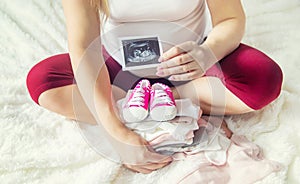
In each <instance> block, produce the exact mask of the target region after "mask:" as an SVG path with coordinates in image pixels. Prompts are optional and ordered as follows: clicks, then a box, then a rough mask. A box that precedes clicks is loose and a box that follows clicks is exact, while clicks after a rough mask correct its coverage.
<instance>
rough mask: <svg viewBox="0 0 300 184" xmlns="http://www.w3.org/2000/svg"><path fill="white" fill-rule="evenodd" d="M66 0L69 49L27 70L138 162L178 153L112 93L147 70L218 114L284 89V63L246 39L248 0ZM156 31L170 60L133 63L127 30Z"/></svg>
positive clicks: (62, 106)
mask: <svg viewBox="0 0 300 184" xmlns="http://www.w3.org/2000/svg"><path fill="white" fill-rule="evenodd" d="M62 3H63V8H64V13H65V18H66V27H67V35H68V45H69V53H67V54H60V55H55V56H52V57H49V58H47V59H45V60H43V61H41V62H39V63H38V64H36V65H35V66H34V67H33V68H32V69H31V71H30V72H29V74H28V77H27V86H28V90H29V93H30V95H31V97H32V99H33V100H34V101H35V102H36V103H37V104H39V105H40V106H42V107H44V108H46V109H48V110H50V111H53V112H56V113H59V114H61V115H63V116H65V117H67V118H70V119H76V120H79V121H83V122H88V123H91V124H95V123H98V124H101V125H102V126H103V127H104V128H105V130H106V132H107V133H108V134H107V135H109V136H111V137H113V139H112V141H111V143H112V145H113V146H114V148H115V149H116V151H117V152H118V153H119V155H120V157H121V158H122V161H123V163H124V165H125V166H126V167H127V168H129V169H131V170H133V171H136V172H142V173H149V172H151V171H154V170H157V169H159V168H162V167H164V166H166V165H167V164H169V163H170V162H171V161H172V159H171V158H170V157H166V156H163V155H160V154H157V153H154V152H152V151H151V148H149V147H148V146H147V145H148V143H147V141H145V140H144V139H142V138H141V137H140V136H138V135H137V134H136V133H134V132H132V131H131V130H129V129H128V128H126V127H125V126H124V124H123V123H122V122H121V121H120V119H119V118H118V115H117V114H116V113H115V111H114V104H115V103H114V100H115V99H118V96H117V95H115V96H114V97H113V98H112V94H121V93H122V92H123V94H124V93H125V92H127V91H128V90H129V89H131V88H132V87H133V86H135V84H137V83H138V82H139V81H140V80H141V79H145V78H146V79H148V80H149V81H150V82H151V84H153V83H156V82H160V83H164V84H166V85H168V86H170V87H172V88H171V89H172V91H173V94H174V97H175V98H189V99H191V100H192V101H193V102H194V103H196V104H199V105H200V107H201V109H202V110H203V112H204V113H205V114H210V115H224V114H225V115H227V114H242V113H246V112H251V111H255V110H258V109H261V108H263V107H265V106H266V105H268V104H269V103H271V102H272V101H273V100H275V99H276V98H277V97H278V95H279V94H280V90H281V85H282V72H281V69H280V68H279V66H278V65H277V64H276V63H275V62H274V61H273V60H272V59H270V58H269V57H268V56H266V55H265V54H264V53H262V52H261V51H259V50H257V49H255V48H252V47H250V46H248V45H245V44H242V43H240V42H241V40H242V37H243V34H244V30H245V14H244V10H243V7H242V5H241V2H240V0H228V1H224V0H188V1H186V0H163V1H161V0H151V1H148V0H62ZM153 35H157V36H158V37H159V38H160V41H161V44H162V48H163V54H162V55H161V57H160V58H159V62H160V64H159V65H158V66H157V67H156V68H149V69H140V70H132V71H123V70H122V67H121V65H122V59H123V58H122V53H121V52H122V51H121V50H122V49H120V43H119V38H121V37H130V36H132V37H134V36H139V37H143V36H145V37H147V36H153ZM75 80H76V82H75ZM115 92H118V93H115ZM121 96H122V95H121ZM113 140H118V141H113ZM117 142H118V143H117ZM120 142H122V143H124V144H122V146H120V144H119V143H120ZM130 145H135V146H134V148H135V149H133V147H132V146H130Z"/></svg>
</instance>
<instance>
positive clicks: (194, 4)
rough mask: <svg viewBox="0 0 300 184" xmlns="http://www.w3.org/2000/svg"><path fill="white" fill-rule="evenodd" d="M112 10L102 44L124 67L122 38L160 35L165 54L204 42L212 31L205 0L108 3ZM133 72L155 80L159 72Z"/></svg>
mask: <svg viewBox="0 0 300 184" xmlns="http://www.w3.org/2000/svg"><path fill="white" fill-rule="evenodd" d="M109 8H110V17H109V18H108V19H107V21H106V22H105V24H104V25H103V30H102V37H101V39H102V44H103V45H104V47H105V48H106V50H107V51H108V53H109V54H110V55H111V56H112V57H113V58H114V59H115V60H116V61H117V62H119V63H120V64H121V65H122V57H123V55H122V49H121V48H122V44H121V43H120V40H119V38H121V37H147V36H153V35H157V36H159V39H160V41H161V46H162V50H163V52H164V51H167V50H168V49H170V48H171V47H173V46H174V45H177V44H181V43H183V42H186V41H196V42H201V41H202V40H203V38H204V37H205V36H206V34H207V33H208V31H209V30H210V27H211V23H210V16H209V13H208V10H207V6H206V3H205V0H109ZM131 72H132V73H133V74H135V75H137V76H140V77H155V73H156V69H155V68H152V69H146V70H145V69H142V70H132V71H131Z"/></svg>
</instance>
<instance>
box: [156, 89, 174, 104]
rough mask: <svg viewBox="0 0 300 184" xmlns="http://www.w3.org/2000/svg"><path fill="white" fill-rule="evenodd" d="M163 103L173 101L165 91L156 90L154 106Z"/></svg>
mask: <svg viewBox="0 0 300 184" xmlns="http://www.w3.org/2000/svg"><path fill="white" fill-rule="evenodd" d="M163 103H172V100H171V98H170V97H169V95H168V94H167V93H166V92H165V91H164V90H155V93H154V101H153V105H155V104H163Z"/></svg>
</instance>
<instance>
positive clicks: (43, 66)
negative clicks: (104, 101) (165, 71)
mask: <svg viewBox="0 0 300 184" xmlns="http://www.w3.org/2000/svg"><path fill="white" fill-rule="evenodd" d="M103 56H104V59H105V64H106V66H107V69H108V71H109V76H110V81H111V84H114V85H116V86H118V87H120V88H122V89H124V90H125V91H126V90H128V89H130V88H132V87H133V86H134V85H135V84H136V83H137V82H138V81H139V80H141V79H140V78H139V77H137V76H135V75H133V74H131V73H129V72H127V71H122V69H121V66H120V65H119V64H118V63H117V62H116V61H115V60H114V59H113V58H112V57H111V56H110V55H109V54H108V53H107V52H106V50H105V49H104V48H103ZM205 75H206V76H214V77H218V78H220V79H221V81H222V82H223V84H224V85H225V86H226V88H227V89H228V90H230V91H231V92H232V93H233V94H235V95H236V96H237V97H238V98H239V99H241V100H242V101H243V102H244V103H245V104H247V105H248V106H249V107H250V108H252V109H255V110H257V109H261V108H262V107H264V106H266V105H267V104H269V103H270V102H272V101H273V100H274V99H276V98H277V97H278V95H279V94H280V91H281V85H282V79H283V76H282V71H281V69H280V67H279V66H278V65H277V64H276V63H275V62H274V61H273V60H272V59H271V58H269V57H268V56H266V55H265V54H264V53H262V52H260V51H258V50H256V49H254V48H252V47H250V46H247V45H245V44H240V46H239V47H238V48H237V49H236V50H235V51H233V52H232V53H231V54H229V55H228V56H226V57H224V58H223V59H222V60H221V61H219V66H217V65H214V66H213V67H211V68H210V69H209V70H208V71H207V72H206V74H205ZM149 80H150V82H151V83H152V84H153V83H155V82H162V83H165V84H167V85H169V86H176V85H180V84H183V83H184V82H170V81H168V80H167V79H165V78H159V79H149ZM74 83H75V81H74V75H73V71H72V67H71V61H70V57H69V54H60V55H56V56H52V57H50V58H47V59H45V60H43V61H41V62H39V63H38V64H36V65H35V66H34V67H33V68H32V69H31V70H30V72H29V73H28V76H27V88H28V91H29V93H30V96H31V97H32V99H33V100H34V101H35V102H36V103H37V104H38V98H39V96H40V94H41V93H43V92H44V91H46V90H49V89H53V88H57V87H62V86H67V85H71V84H74Z"/></svg>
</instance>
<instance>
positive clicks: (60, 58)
mask: <svg viewBox="0 0 300 184" xmlns="http://www.w3.org/2000/svg"><path fill="white" fill-rule="evenodd" d="M26 83H27V89H28V91H29V94H30V96H31V98H32V99H33V100H34V101H35V102H36V103H37V104H39V102H38V99H39V96H40V95H41V94H42V93H43V92H45V91H47V90H49V89H53V88H58V87H62V86H67V85H71V84H73V83H74V75H73V70H72V67H71V62H70V57H69V54H59V55H55V56H52V57H49V58H47V59H45V60H43V61H41V62H39V63H37V64H36V65H35V66H34V67H32V69H31V70H30V71H29V73H28V75H27V80H26Z"/></svg>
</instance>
